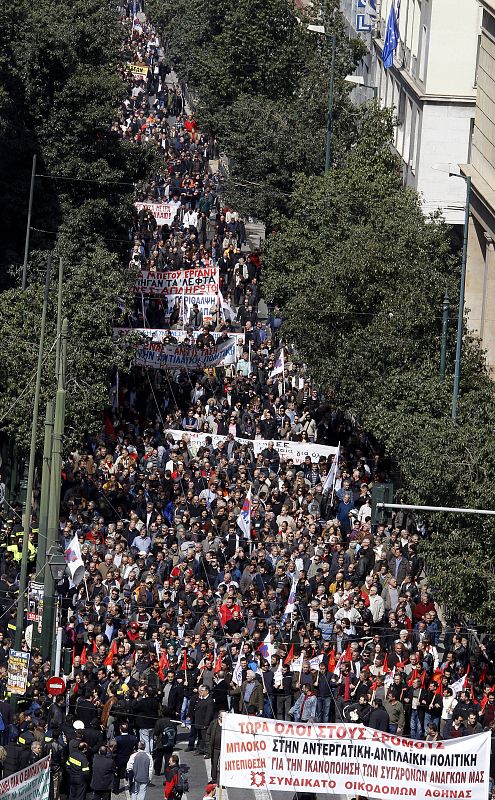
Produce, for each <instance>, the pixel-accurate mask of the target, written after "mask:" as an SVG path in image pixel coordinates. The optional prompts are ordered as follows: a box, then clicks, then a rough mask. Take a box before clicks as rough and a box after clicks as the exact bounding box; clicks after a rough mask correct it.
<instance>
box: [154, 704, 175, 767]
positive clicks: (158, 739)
mask: <svg viewBox="0 0 495 800" xmlns="http://www.w3.org/2000/svg"><path fill="white" fill-rule="evenodd" d="M153 739H154V748H153V768H154V770H155V775H161V774H162V766H163V757H164V756H165V759H166V762H167V763H168V758H169V756H171V755H172V753H173V750H174V747H175V742H176V741H177V728H176V726H175V725H174V724H173V723H172V722H171V721H170V718H169V717H160V718H159V719H157V721H156V725H155V727H154V730H153Z"/></svg>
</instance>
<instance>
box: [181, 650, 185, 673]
mask: <svg viewBox="0 0 495 800" xmlns="http://www.w3.org/2000/svg"><path fill="white" fill-rule="evenodd" d="M180 668H181V670H182V671H183V672H185V671H186V669H187V650H184V657H183V659H182V664H181V665H180Z"/></svg>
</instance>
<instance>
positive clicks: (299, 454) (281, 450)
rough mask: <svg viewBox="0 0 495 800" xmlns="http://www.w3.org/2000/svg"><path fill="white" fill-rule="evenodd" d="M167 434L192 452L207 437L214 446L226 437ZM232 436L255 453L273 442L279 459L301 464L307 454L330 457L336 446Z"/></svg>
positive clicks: (170, 432) (316, 456)
mask: <svg viewBox="0 0 495 800" xmlns="http://www.w3.org/2000/svg"><path fill="white" fill-rule="evenodd" d="M167 434H170V435H171V436H172V437H173V439H174V441H176V442H180V441H181V440H185V441H186V442H188V444H189V447H190V449H191V450H192V451H193V453H195V452H196V451H197V449H198V447H201V446H204V444H205V442H206V438H207V437H208V438H209V439H211V440H212V444H213V446H214V447H216V446H217V445H218V443H219V442H224V441H225V440H226V439H227V437H226V436H220V435H218V434H212V433H195V432H194V431H176V430H172V429H169V430H167ZM234 438H235V440H236V441H237V442H239V443H240V444H244V445H247V444H250V445H252V446H253V449H254V454H255V455H258V454H259V453H262V452H263V450H266V449H267V448H268V445H269V444H270V442H273V446H274V448H275V450H276V451H277V453H278V454H279V455H280V458H281V460H283V461H289V460H292V461H293V462H294V464H302V463H303V462H304V460H305V458H306V457H307V456H309V457H310V459H311V460H312V461H318V460H319V459H320V457H323V458H330V456H333V455H335V453H336V452H337V448H336V447H330V446H327V445H323V444H311V442H308V443H304V442H286V441H284V440H277V439H275V440H273V439H243V438H242V437H238V436H236V437H234Z"/></svg>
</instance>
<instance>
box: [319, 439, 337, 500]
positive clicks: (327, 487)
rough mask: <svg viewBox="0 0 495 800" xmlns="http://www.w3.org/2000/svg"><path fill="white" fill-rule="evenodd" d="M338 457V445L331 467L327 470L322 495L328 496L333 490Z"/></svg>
mask: <svg viewBox="0 0 495 800" xmlns="http://www.w3.org/2000/svg"><path fill="white" fill-rule="evenodd" d="M339 455H340V444H339V446H338V447H337V452H336V453H335V455H334V457H333V461H332V466H331V467H330V469H329V470H328V475H327V478H326V481H325V483H324V484H323V494H329V493H330V492H333V490H334V487H335V480H336V478H337V470H338V468H339Z"/></svg>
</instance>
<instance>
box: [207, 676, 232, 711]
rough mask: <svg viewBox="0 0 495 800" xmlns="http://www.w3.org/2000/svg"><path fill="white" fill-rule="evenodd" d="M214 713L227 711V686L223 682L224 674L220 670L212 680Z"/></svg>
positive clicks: (224, 681)
mask: <svg viewBox="0 0 495 800" xmlns="http://www.w3.org/2000/svg"><path fill="white" fill-rule="evenodd" d="M211 693H212V696H213V702H214V704H215V712H216V713H218V712H219V711H228V710H229V700H228V698H229V684H228V683H227V681H226V680H225V672H224V671H223V670H221V671H220V672H218V673H217V674H216V675H215V676H214V678H213V689H212V692H211Z"/></svg>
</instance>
